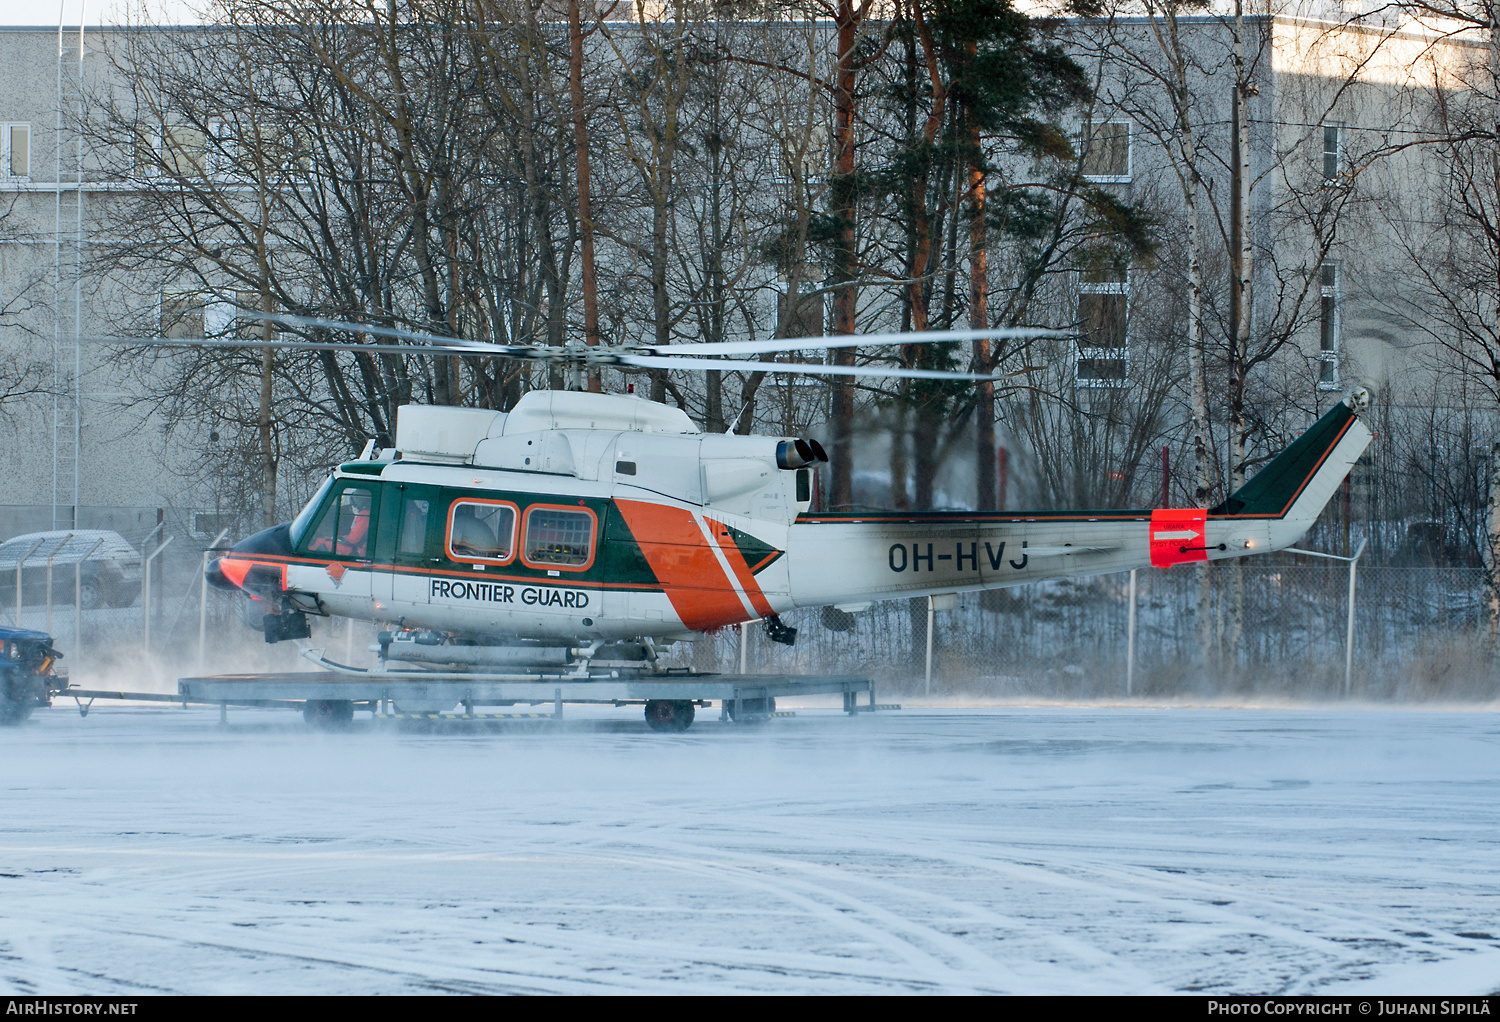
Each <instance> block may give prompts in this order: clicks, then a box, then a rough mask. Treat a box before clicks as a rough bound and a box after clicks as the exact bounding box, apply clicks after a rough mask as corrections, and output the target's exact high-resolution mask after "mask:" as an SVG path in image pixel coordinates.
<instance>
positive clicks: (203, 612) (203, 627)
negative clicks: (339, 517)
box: [198, 529, 229, 674]
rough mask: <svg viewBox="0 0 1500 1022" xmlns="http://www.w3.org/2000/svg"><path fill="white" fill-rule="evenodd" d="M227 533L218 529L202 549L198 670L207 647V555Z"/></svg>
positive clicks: (200, 668) (216, 547)
mask: <svg viewBox="0 0 1500 1022" xmlns="http://www.w3.org/2000/svg"><path fill="white" fill-rule="evenodd" d="M228 534H229V530H228V529H220V530H219V534H218V535H217V536H215V537H214V541H213V542H212V543H210V544H209V545H208V549H206V550H204V551H203V567H202V568H201V569H200V571H199V581H200V583H201V585H200V589H201V593H200V595H199V597H198V671H199V673H200V674H201V673H202V671H203V661H204V657H205V656H206V650H207V647H208V555H209V554H211V553H213V552H214V551H215V550H216V549H218V546H219V544H220V543H222V542H224V537H225V536H226V535H228Z"/></svg>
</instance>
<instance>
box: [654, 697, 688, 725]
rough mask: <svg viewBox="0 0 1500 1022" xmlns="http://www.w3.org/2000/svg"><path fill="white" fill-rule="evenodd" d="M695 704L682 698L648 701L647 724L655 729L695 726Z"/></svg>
mask: <svg viewBox="0 0 1500 1022" xmlns="http://www.w3.org/2000/svg"><path fill="white" fill-rule="evenodd" d="M694 713H695V711H694V709H693V704H692V703H690V702H688V701H686V700H682V699H651V700H648V701H647V702H646V724H647V726H648V727H650V728H651V730H653V731H686V730H687V729H688V728H690V727H692V726H693V716H694Z"/></svg>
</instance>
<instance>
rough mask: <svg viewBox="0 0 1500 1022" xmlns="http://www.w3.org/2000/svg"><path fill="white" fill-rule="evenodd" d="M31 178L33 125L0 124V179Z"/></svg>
mask: <svg viewBox="0 0 1500 1022" xmlns="http://www.w3.org/2000/svg"><path fill="white" fill-rule="evenodd" d="M30 176H31V125H29V124H0V177H30Z"/></svg>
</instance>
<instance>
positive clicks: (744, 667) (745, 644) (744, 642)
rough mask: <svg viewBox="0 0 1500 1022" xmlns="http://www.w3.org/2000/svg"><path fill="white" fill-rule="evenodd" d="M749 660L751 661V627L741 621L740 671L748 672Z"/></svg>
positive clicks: (742, 672)
mask: <svg viewBox="0 0 1500 1022" xmlns="http://www.w3.org/2000/svg"><path fill="white" fill-rule="evenodd" d="M749 662H750V629H748V628H746V627H745V623H744V622H743V621H742V622H740V673H741V674H746V673H748V671H749V667H748V665H749Z"/></svg>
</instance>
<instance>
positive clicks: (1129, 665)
mask: <svg viewBox="0 0 1500 1022" xmlns="http://www.w3.org/2000/svg"><path fill="white" fill-rule="evenodd" d="M1162 451H1163V452H1165V451H1166V448H1165V447H1163V448H1162ZM1163 460H1165V459H1163ZM1135 573H1136V569H1135V568H1131V569H1130V625H1129V628H1128V629H1127V632H1126V634H1127V635H1128V638H1127V639H1126V640H1125V694H1126V695H1130V694H1131V690H1132V687H1133V682H1134V681H1135Z"/></svg>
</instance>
